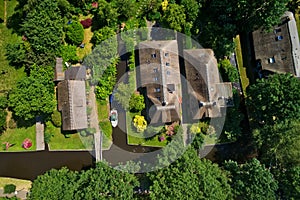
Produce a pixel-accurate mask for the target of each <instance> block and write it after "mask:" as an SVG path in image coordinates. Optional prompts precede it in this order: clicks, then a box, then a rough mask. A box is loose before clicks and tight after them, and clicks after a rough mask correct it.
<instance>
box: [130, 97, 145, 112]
mask: <svg viewBox="0 0 300 200" xmlns="http://www.w3.org/2000/svg"><path fill="white" fill-rule="evenodd" d="M144 108H145V103H144V96H143V95H140V94H133V95H132V96H131V98H130V100H129V109H130V111H132V112H140V111H142V110H143V109H144Z"/></svg>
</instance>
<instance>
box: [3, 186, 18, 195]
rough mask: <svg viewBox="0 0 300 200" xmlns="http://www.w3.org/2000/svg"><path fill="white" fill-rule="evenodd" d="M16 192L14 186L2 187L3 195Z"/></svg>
mask: <svg viewBox="0 0 300 200" xmlns="http://www.w3.org/2000/svg"><path fill="white" fill-rule="evenodd" d="M15 191H16V186H15V185H14V184H7V185H5V186H4V194H10V193H13V192H15Z"/></svg>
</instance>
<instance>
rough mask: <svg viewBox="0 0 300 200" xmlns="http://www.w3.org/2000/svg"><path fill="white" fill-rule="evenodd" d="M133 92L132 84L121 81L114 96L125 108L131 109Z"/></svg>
mask: <svg viewBox="0 0 300 200" xmlns="http://www.w3.org/2000/svg"><path fill="white" fill-rule="evenodd" d="M132 92H133V88H132V87H131V85H130V84H125V83H120V84H118V87H117V90H116V93H115V94H114V97H115V99H116V101H118V102H119V103H120V104H121V105H122V107H123V109H124V110H128V109H129V99H130V97H131V94H132Z"/></svg>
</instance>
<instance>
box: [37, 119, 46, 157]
mask: <svg viewBox="0 0 300 200" xmlns="http://www.w3.org/2000/svg"><path fill="white" fill-rule="evenodd" d="M35 134H36V150H37V151H42V150H45V142H44V124H43V123H42V122H41V121H40V120H37V121H36V125H35Z"/></svg>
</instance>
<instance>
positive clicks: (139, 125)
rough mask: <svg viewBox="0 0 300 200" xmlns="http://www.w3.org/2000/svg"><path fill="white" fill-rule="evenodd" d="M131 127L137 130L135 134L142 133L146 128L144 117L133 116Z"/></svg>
mask: <svg viewBox="0 0 300 200" xmlns="http://www.w3.org/2000/svg"><path fill="white" fill-rule="evenodd" d="M133 125H134V127H135V128H136V129H137V132H143V131H144V130H145V129H146V128H147V121H146V120H145V117H144V116H140V115H135V116H134V118H133Z"/></svg>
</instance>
